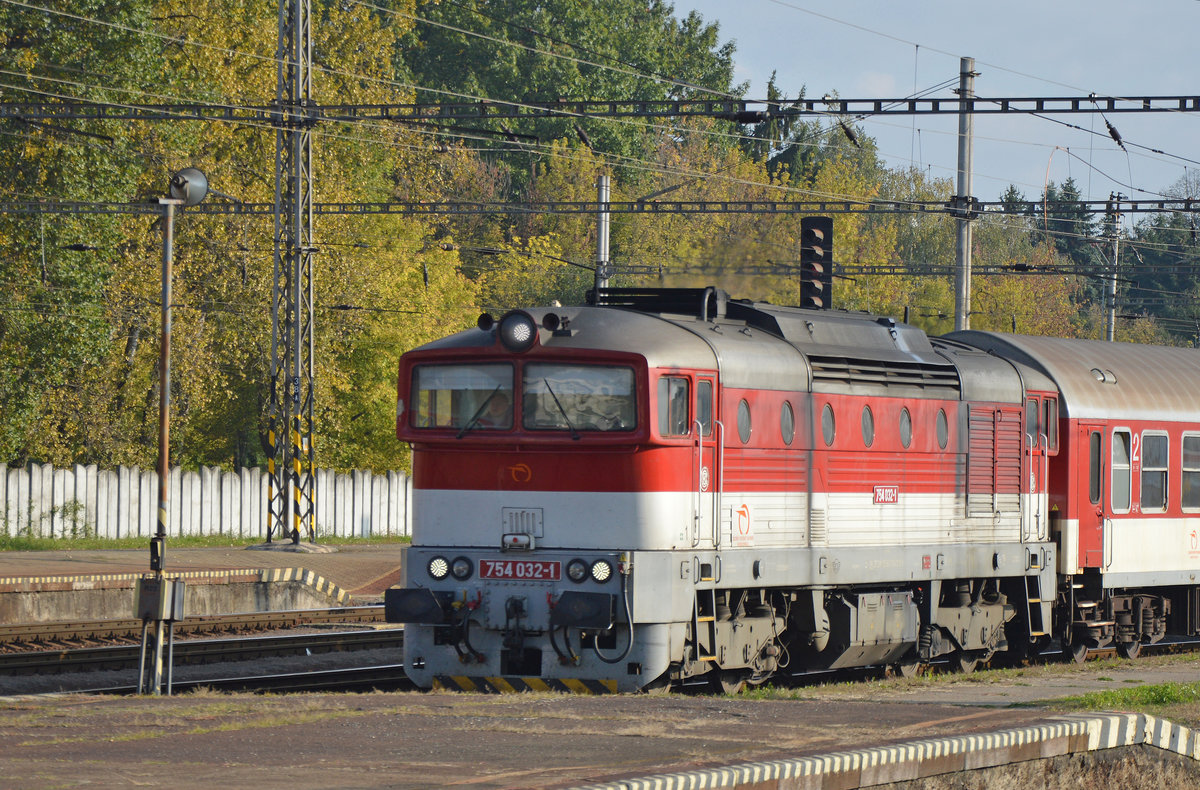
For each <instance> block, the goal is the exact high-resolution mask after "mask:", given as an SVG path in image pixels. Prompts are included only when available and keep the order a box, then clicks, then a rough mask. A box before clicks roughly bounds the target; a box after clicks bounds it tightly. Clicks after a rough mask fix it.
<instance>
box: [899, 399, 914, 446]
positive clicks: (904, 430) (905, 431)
mask: <svg viewBox="0 0 1200 790" xmlns="http://www.w3.org/2000/svg"><path fill="white" fill-rule="evenodd" d="M900 444H902V445H904V449H906V450H907V449H908V446H909V445H910V444H912V415H911V414H909V413H908V409H901V410H900Z"/></svg>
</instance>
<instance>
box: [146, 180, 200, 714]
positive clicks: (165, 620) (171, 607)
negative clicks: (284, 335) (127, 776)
mask: <svg viewBox="0 0 1200 790" xmlns="http://www.w3.org/2000/svg"><path fill="white" fill-rule="evenodd" d="M206 194H208V179H207V178H206V177H205V176H204V174H203V173H201V172H200V171H199V170H197V169H196V168H194V167H188V168H185V169H183V170H180V171H179V172H178V173H176V174H175V175H173V176H172V177H171V185H170V190H169V192H168V196H167V197H160V198H157V202H158V204H159V205H160V206H161V207H162V211H163V251H162V342H161V344H160V346H159V357H158V528H157V529H156V531H155V533H154V537H152V538H151V539H150V570H151V574H149V575H147V576H143V577H142V579H141V580H140V583H139V585H138V587H137V591H136V595H135V597H134V615H135V616H136V617H138V618H140V619H141V621H142V652H141V663H140V669H139V672H138V692H139V693H142V692H143V691H144V690H146V689H144V688H143V682H142V681H143V679H144V677H145V674H146V673H145V668H146V647H147V635H148V631H149V626H150V623H151V622H153V623H154V624H155V628H154V656H153V661H154V664H153V669H152V672H151V677H152V681H151V683H152V686H151V689H152V693H153V694H154V695H155V696H157V695H158V694H159V693H160V692H161V689H162V673H163V626H164V624H165V625H166V626H167V629H168V639H167V649H168V656H167V695H168V696H169V695H170V694H171V665H172V663H173V661H172V659H173V656H172V655H171V652H172V651H173V648H174V623H175V621H176V620H179V619H182V617H183V580H182V579H170V580H168V579H165V578H164V577H163V568H164V566H165V564H166V538H167V491H168V490H169V489H168V486H169V484H170V454H169V439H170V433H171V431H170V424H171V422H170V420H171V413H170V412H171V263H172V256H173V245H174V241H175V208H176V207H177V206H194V205H196V204H197V203H199V202H200V201H201V200H203V199H204V196H205V195H206Z"/></svg>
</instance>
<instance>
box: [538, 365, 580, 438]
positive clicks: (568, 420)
mask: <svg viewBox="0 0 1200 790" xmlns="http://www.w3.org/2000/svg"><path fill="white" fill-rule="evenodd" d="M542 381H543V382H544V383H545V384H546V392H549V393H550V397H551V398H554V405H555V406H557V407H558V413H559V414H561V415H562V418H563V422H565V423H566V424H567V429H568V430H569V431H570V432H571V438H572V439H578V438H579V431H577V430H575V426H574V425H572V424H571V418H570V417H568V416H567V410H566V409H564V408H563V405H562V404H561V403H559V402H558V396H557V395H555V394H554V389H553V388H551V386H550V382H549V380H547V379H544V378H543V379H542Z"/></svg>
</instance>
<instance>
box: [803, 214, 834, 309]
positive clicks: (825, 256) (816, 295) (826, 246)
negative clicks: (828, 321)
mask: <svg viewBox="0 0 1200 790" xmlns="http://www.w3.org/2000/svg"><path fill="white" fill-rule="evenodd" d="M800 306H801V307H811V308H813V309H816V310H828V309H829V308H830V307H832V306H833V217H802V218H801V220H800Z"/></svg>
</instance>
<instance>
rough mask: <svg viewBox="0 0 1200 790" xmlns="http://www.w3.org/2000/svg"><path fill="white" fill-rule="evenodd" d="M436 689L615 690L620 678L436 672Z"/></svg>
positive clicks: (490, 691) (493, 691) (495, 691)
mask: <svg viewBox="0 0 1200 790" xmlns="http://www.w3.org/2000/svg"><path fill="white" fill-rule="evenodd" d="M433 687H434V688H435V689H447V690H450V691H481V692H484V693H487V694H512V693H514V692H518V691H565V692H568V693H570V694H616V693H617V681H616V680H612V679H602V680H596V679H591V678H517V677H504V678H502V677H482V676H468V675H437V676H435V677H434V679H433Z"/></svg>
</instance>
